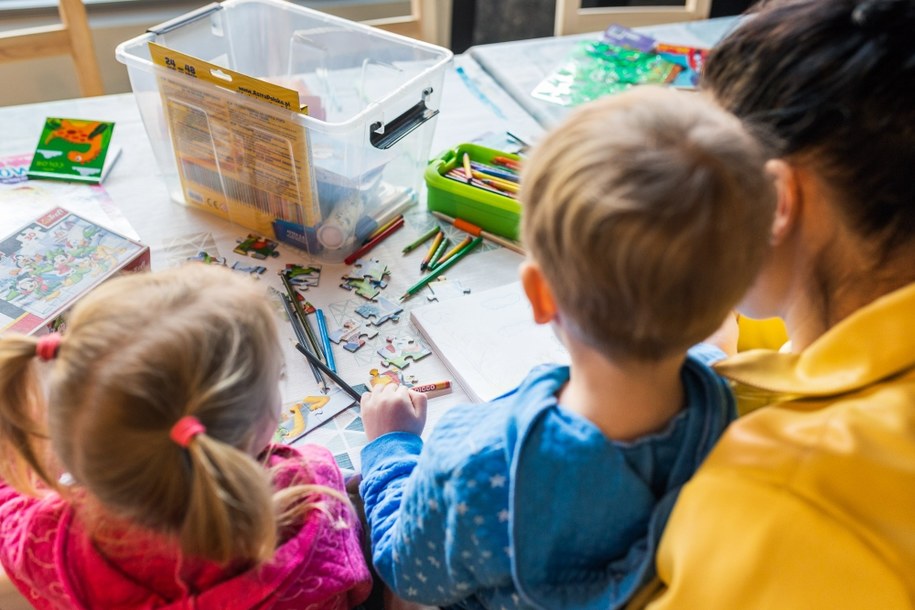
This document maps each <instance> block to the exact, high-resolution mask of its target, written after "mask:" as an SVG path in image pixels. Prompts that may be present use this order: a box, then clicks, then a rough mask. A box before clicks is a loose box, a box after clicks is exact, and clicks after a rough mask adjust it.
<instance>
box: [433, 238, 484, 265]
mask: <svg viewBox="0 0 915 610" xmlns="http://www.w3.org/2000/svg"><path fill="white" fill-rule="evenodd" d="M472 241H473V238H472V237H470V236H469V235H468V236H467V237H465V238H464V241H462V242H460V243H459V244H458V245H456V246H455V247H453V248H451V249H450V250H448V251H447V252H446V253H444V254H442V255H441V256H440V257H438V258H437V259H435V261H434V262H433V263H429V267H428V268H429V269H430V270H434V269H435V268H436V267H438V266H439V265H441V264H442V263H444V262H445V261H446V260H448V259H449V258H451V257H452V256H454V255H455V254H457V253H458V252H460V251H461V250H462V249H463V248H464V246H466V245H467V244H469V243H470V242H472Z"/></svg>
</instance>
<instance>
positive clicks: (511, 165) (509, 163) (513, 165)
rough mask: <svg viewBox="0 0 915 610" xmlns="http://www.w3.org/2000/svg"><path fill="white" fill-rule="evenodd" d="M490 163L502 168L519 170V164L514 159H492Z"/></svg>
mask: <svg viewBox="0 0 915 610" xmlns="http://www.w3.org/2000/svg"><path fill="white" fill-rule="evenodd" d="M492 162H493V163H495V164H496V165H501V166H502V167H507V168H508V169H513V170H515V171H520V170H521V164H520V163H519V162H518V161H515V160H514V159H509V158H508V157H493V158H492Z"/></svg>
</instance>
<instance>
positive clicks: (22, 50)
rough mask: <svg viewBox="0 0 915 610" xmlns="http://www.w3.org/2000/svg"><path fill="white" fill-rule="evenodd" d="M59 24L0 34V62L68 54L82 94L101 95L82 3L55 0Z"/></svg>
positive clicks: (101, 86) (102, 90) (84, 8)
mask: <svg viewBox="0 0 915 610" xmlns="http://www.w3.org/2000/svg"><path fill="white" fill-rule="evenodd" d="M58 12H59V13H60V21H61V22H60V23H59V24H57V25H50V26H42V27H35V28H23V29H19V30H12V31H8V32H2V33H0V63H4V62H10V61H19V60H25V59H37V58H41V57H49V56H56V55H69V56H70V57H71V58H72V59H73V63H74V65H75V67H76V78H77V80H78V81H79V89H80V92H81V93H82V95H84V96H90V95H102V94H103V93H105V88H104V86H103V85H102V73H101V71H100V70H99V66H98V60H97V59H96V57H95V47H94V45H93V44H92V33H91V32H90V31H89V20H88V19H87V18H86V7H85V6H83V3H82V0H59V2H58Z"/></svg>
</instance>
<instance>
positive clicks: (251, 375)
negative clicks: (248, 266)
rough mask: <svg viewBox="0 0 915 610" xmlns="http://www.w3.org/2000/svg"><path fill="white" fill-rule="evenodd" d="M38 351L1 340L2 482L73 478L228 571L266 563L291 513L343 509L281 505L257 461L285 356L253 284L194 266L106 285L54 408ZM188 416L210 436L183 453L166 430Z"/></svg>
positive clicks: (92, 298) (57, 382) (21, 341)
mask: <svg viewBox="0 0 915 610" xmlns="http://www.w3.org/2000/svg"><path fill="white" fill-rule="evenodd" d="M35 349H36V340H35V339H34V338H32V337H20V336H6V337H3V338H0V395H2V397H3V399H2V402H0V434H2V436H0V459H2V462H0V475H2V476H3V477H4V478H7V479H8V480H10V482H11V483H14V484H16V485H17V487H19V488H20V489H23V488H24V490H25V491H34V490H35V486H34V485H32V483H33V482H34V478H35V477H38V478H40V479H42V480H43V482H44V485H45V486H47V487H49V488H52V489H59V486H58V485H57V478H58V475H59V474H60V472H61V471H66V472H69V473H70V475H71V476H72V477H73V479H74V480H75V482H76V483H77V485H78V486H79V487H81V488H84V489H86V490H87V491H88V492H89V493H90V494H91V495H92V496H93V497H94V498H95V499H96V500H97V502H98V503H99V504H100V505H102V506H104V507H105V508H106V509H107V510H110V511H112V512H113V513H114V514H115V515H117V516H119V517H123V518H126V519H128V520H130V521H131V522H133V523H136V524H137V525H140V526H142V527H146V528H150V529H152V530H156V531H160V532H164V533H166V534H170V535H174V536H176V537H177V539H178V541H179V544H180V546H181V549H182V551H183V552H185V553H187V554H189V555H196V556H200V557H205V558H208V559H212V560H215V561H220V562H227V561H229V560H239V559H242V560H250V561H252V562H255V563H256V562H260V561H263V560H265V559H267V558H269V557H271V556H272V555H273V552H274V550H275V547H276V544H277V539H278V538H277V537H278V530H279V529H281V528H282V527H284V526H285V525H288V524H289V522H290V520H291V519H292V518H293V517H292V515H293V513H295V514H301V512H302V511H303V510H305V509H310V508H314V507H316V506H318V505H319V503H318V502H316V501H315V497H314V493H323V492H324V491H327V492H330V493H329V494H328V495H332V496H334V497H336V498H337V499H342V495H341V494H339V493H336V492H334V491H333V490H328V489H326V488H323V487H321V486H314V485H311V486H308V485H305V486H297V487H295V488H294V489H285V490H282V491H278V492H277V493H276V494H274V491H273V489H272V486H271V476H270V473H269V472H268V471H267V470H266V469H265V468H264V467H263V466H262V465H261V464H259V463H258V462H257V461H256V459H254V458H253V457H251V455H252V453H254V452H256V451H258V450H260V449H261V448H260V447H254V446H253V445H254V442H255V440H256V438H257V437H258V436H259V435H261V434H262V433H263V430H264V419H265V417H267V416H268V415H269V414H270V413H271V412H276V413H277V414H278V410H279V408H280V405H279V388H278V381H279V376H280V371H281V367H282V355H281V353H280V350H279V344H278V336H277V329H276V325H275V322H274V314H273V311H272V309H271V307H270V304H269V302H268V301H267V299H266V297H265V295H264V293H263V291H261V290H257V289H256V285H255V284H254V282H252V281H251V280H250V279H248V278H246V277H242V276H240V275H239V274H237V273H233V272H231V271H228V270H226V269H221V268H217V267H214V266H209V265H199V264H190V265H186V266H184V267H182V268H179V269H173V270H169V271H164V272H158V273H151V274H136V275H130V276H125V277H120V278H116V279H113V280H111V281H108V282H106V283H105V284H103V285H101V286H99V287H98V288H96V289H95V290H94V291H93V292H91V293H90V294H89V295H87V296H86V297H85V298H84V299H83V300H82V301H81V302H80V303H79V304H78V305H77V306H76V307H75V308H74V310H73V312H72V315H71V316H70V319H69V323H68V329H67V333H66V336H65V338H64V340H63V342H62V343H61V346H60V348H59V351H58V356H57V358H56V359H55V360H54V362H53V364H52V365H51V371H50V380H49V383H48V399H47V405H45V402H44V399H43V397H42V392H41V391H40V389H39V387H38V384H37V379H36V375H35V371H34V364H33V362H34V360H35V359H34V355H35ZM185 415H193V416H194V417H196V418H197V419H198V420H200V422H201V423H202V424H203V425H204V426H205V427H206V431H205V433H203V434H200V435H198V436H195V437H194V438H193V440H191V441H190V443H189V444H188V446H187V447H186V448H183V447H181V446H179V445H178V444H176V443H175V442H174V441H173V440H172V439H171V438H170V436H169V432H170V430H171V427H172V426H173V425H174V423H175V422H177V421H178V420H179V419H180V418H181V417H183V416H185ZM45 428H46V429H47V434H46V433H45ZM48 438H49V439H50V445H51V450H49V449H48V448H47V446H46V444H45V443H44V440H45V439H48ZM56 461H59V466H57V465H55V462H56ZM303 493H304V494H306V495H308V494H311V497H305V496H303Z"/></svg>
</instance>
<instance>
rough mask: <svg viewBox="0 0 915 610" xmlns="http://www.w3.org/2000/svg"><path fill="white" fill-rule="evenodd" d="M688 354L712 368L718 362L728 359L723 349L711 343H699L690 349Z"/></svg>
mask: <svg viewBox="0 0 915 610" xmlns="http://www.w3.org/2000/svg"><path fill="white" fill-rule="evenodd" d="M687 353H688V354H689V355H690V356H692V357H693V358H695V359H696V360H698V361H699V362H701V363H702V364H704V365H706V366H712V365H713V364H715V363H716V362H718V361H720V360H724V359H725V358H727V357H728V355H727V354H725V353H724V352H723V351H722V350H721V348H719V347H716V346H714V345H712V344H711V343H697V344H696V345H694V346H692V347H691V348H689V352H687Z"/></svg>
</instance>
